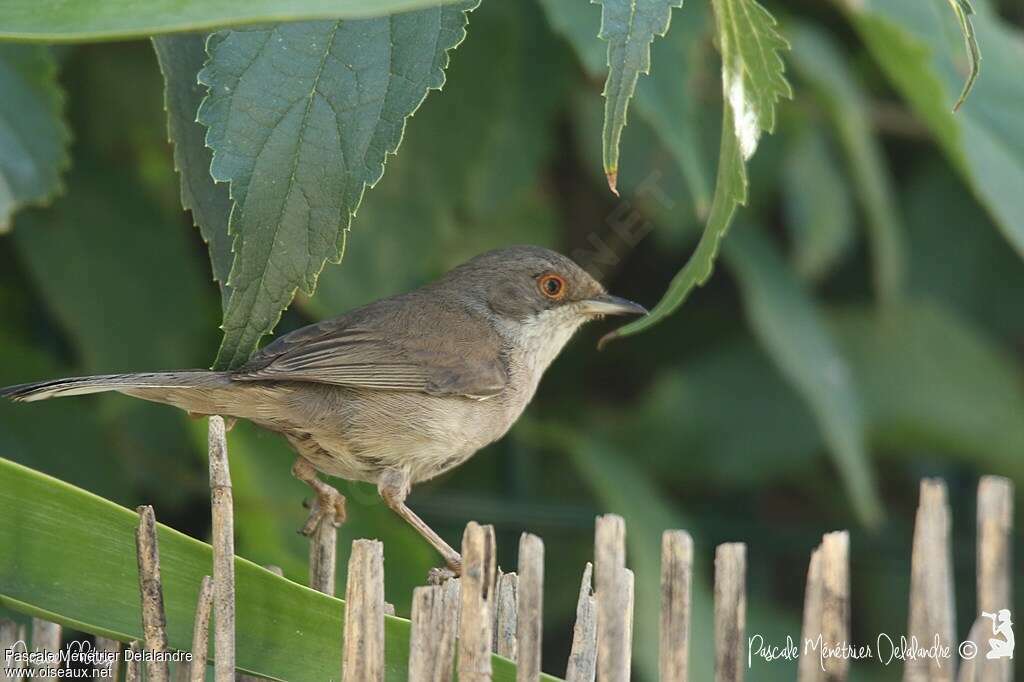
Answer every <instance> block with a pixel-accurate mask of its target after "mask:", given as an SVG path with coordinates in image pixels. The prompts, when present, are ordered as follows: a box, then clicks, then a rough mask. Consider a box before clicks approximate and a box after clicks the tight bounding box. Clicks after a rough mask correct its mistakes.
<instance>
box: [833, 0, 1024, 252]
mask: <svg viewBox="0 0 1024 682" xmlns="http://www.w3.org/2000/svg"><path fill="white" fill-rule="evenodd" d="M836 1H837V2H840V4H841V5H842V6H843V8H844V9H845V10H846V14H847V16H848V17H849V19H850V21H851V23H852V24H853V26H854V27H855V28H856V29H857V33H858V35H860V37H861V40H863V41H864V43H865V44H866V45H867V47H868V50H869V51H870V52H871V54H872V56H873V57H874V58H875V60H876V61H877V62H878V64H879V66H880V67H881V68H882V71H883V72H884V73H885V75H886V76H887V77H888V79H889V80H890V81H891V82H892V84H893V85H894V86H895V88H896V89H897V90H898V91H899V92H900V94H902V95H903V97H904V98H905V99H906V100H907V102H908V103H909V104H910V106H911V107H912V108H913V109H914V111H915V112H916V113H917V115H918V116H919V117H920V118H921V120H922V121H924V123H925V124H926V125H927V126H928V128H929V129H930V130H931V132H932V134H933V135H934V136H935V138H936V141H937V142H938V143H939V145H940V146H941V148H942V149H943V151H944V152H945V153H946V155H947V156H948V157H949V159H950V160H951V161H952V163H953V165H954V167H955V168H956V169H957V171H958V172H959V173H960V174H961V175H962V176H963V177H964V179H965V180H966V183H967V184H968V185H969V186H970V188H971V189H972V191H973V192H974V194H975V195H976V196H977V197H978V199H979V200H980V201H981V203H982V205H984V206H985V209H986V210H987V211H988V212H989V215H991V216H992V218H993V219H994V221H995V223H996V224H997V225H998V226H999V228H1000V229H1001V230H1002V232H1003V234H1004V235H1005V237H1006V239H1007V240H1008V241H1009V242H1010V243H1011V244H1012V245H1013V247H1014V248H1015V249H1016V251H1017V253H1018V254H1020V255H1021V256H1024V218H1022V216H1024V192H1021V191H1020V188H1021V187H1024V127H1022V126H1021V118H1020V107H1019V106H1018V105H1017V104H1016V103H1018V102H1022V101H1024V79H1022V78H1021V77H1020V73H1019V70H1020V64H1021V63H1024V38H1022V36H1021V34H1020V32H1019V31H1017V30H1016V29H1014V28H1013V27H1011V26H1010V25H1008V24H1007V23H1006V22H1004V21H1003V20H1002V19H1000V18H999V16H998V15H997V14H995V13H994V12H993V11H992V10H991V9H989V8H988V7H987V5H979V7H978V11H977V13H975V14H974V15H973V16H974V20H973V25H974V28H975V29H976V31H977V36H978V41H979V42H980V43H981V44H983V45H984V46H985V61H986V63H987V64H988V68H986V70H985V77H984V78H981V79H979V80H978V81H977V83H975V84H974V88H973V92H972V94H971V97H970V100H968V101H967V103H966V104H965V105H964V106H963V107H962V108H961V109H960V111H959V113H957V114H955V115H954V114H953V113H952V107H953V106H954V104H955V102H956V100H957V95H956V94H955V93H957V92H958V91H960V90H961V84H962V80H963V74H964V73H965V72H966V71H967V70H968V69H969V68H970V67H969V65H968V64H965V63H964V62H965V60H964V54H963V43H962V41H961V39H960V36H959V35H958V34H959V31H956V30H953V27H952V26H951V24H953V23H954V22H953V17H952V16H951V15H950V14H949V13H948V12H944V11H941V12H937V11H935V7H934V6H933V5H932V4H931V3H917V2H901V1H900V0H863V2H856V3H852V2H841V1H840V0H836Z"/></svg>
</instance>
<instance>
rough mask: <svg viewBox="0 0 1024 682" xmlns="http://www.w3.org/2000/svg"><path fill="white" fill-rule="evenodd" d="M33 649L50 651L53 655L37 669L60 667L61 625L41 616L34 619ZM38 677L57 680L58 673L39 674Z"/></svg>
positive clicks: (37, 666)
mask: <svg viewBox="0 0 1024 682" xmlns="http://www.w3.org/2000/svg"><path fill="white" fill-rule="evenodd" d="M32 650H33V651H39V652H44V651H45V652H48V653H49V654H51V656H48V657H47V658H46V659H44V660H43V661H41V662H40V663H39V664H38V665H36V666H35V668H36V669H37V670H56V669H59V668H60V667H61V666H60V662H59V659H57V658H56V656H57V654H58V652H59V651H60V626H59V625H57V624H56V623H51V622H50V621H48V620H43V619H41V618H33V619H32ZM36 679H40V680H55V679H57V675H39V676H38V677H36Z"/></svg>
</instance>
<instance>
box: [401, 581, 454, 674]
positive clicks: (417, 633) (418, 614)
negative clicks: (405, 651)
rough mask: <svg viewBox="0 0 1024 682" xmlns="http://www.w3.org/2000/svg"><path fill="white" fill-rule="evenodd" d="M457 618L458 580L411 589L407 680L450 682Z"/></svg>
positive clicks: (452, 669)
mask: <svg viewBox="0 0 1024 682" xmlns="http://www.w3.org/2000/svg"><path fill="white" fill-rule="evenodd" d="M458 618H459V581H458V579H452V580H448V581H447V582H445V584H444V585H433V586H430V587H417V588H416V589H415V590H413V593H412V617H411V620H412V627H411V631H410V634H409V682H451V679H452V673H453V672H454V670H455V635H456V633H457V632H458V629H459V625H458Z"/></svg>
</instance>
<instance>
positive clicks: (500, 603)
mask: <svg viewBox="0 0 1024 682" xmlns="http://www.w3.org/2000/svg"><path fill="white" fill-rule="evenodd" d="M495 594H496V597H495V600H494V624H493V625H494V633H493V635H494V640H493V641H492V642H491V647H492V650H493V651H494V653H496V654H498V655H499V656H504V657H505V658H507V659H509V660H512V661H514V660H516V655H517V651H518V645H517V642H516V620H517V618H518V609H519V606H518V601H519V576H518V575H516V574H515V573H502V572H501V571H500V570H499V571H498V580H497V587H496V590H495Z"/></svg>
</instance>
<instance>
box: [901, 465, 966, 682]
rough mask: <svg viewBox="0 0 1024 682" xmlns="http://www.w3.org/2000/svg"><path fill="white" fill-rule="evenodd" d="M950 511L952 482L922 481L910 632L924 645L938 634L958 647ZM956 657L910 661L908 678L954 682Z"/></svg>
mask: <svg viewBox="0 0 1024 682" xmlns="http://www.w3.org/2000/svg"><path fill="white" fill-rule="evenodd" d="M950 523H951V518H950V512H949V505H948V504H947V502H946V485H945V484H944V483H943V482H942V481H940V480H938V479H925V480H923V481H921V495H920V501H919V502H918V507H917V519H916V520H915V522H914V545H913V550H912V555H911V559H910V617H909V618H908V621H909V622H908V625H907V631H908V635H909V636H910V637H916V638H917V641H918V642H919V643H921V645H922V646H931V645H932V643H933V642H934V641H935V640H936V638H938V640H939V643H940V645H941V646H943V647H950V650H951V651H955V650H956V647H957V643H956V641H955V640H954V637H955V636H956V616H955V605H954V601H953V571H952V551H951V546H950V540H949V532H950ZM953 664H954V661H953V660H949V661H941V660H938V659H933V658H917V659H911V660H908V661H907V662H906V665H905V666H904V668H903V681H904V682H952V680H953V679H954V677H955V673H956V670H955V669H954V665H953Z"/></svg>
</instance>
